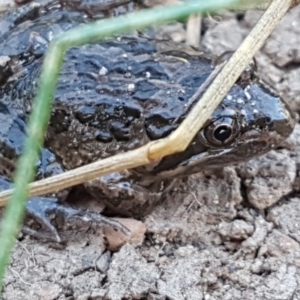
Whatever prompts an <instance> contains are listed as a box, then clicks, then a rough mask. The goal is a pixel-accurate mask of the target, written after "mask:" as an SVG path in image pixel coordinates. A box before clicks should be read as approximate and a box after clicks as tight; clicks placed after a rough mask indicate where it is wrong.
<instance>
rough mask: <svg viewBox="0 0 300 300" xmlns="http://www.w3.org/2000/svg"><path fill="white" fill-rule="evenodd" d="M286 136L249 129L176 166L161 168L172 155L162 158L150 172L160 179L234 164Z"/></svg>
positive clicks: (266, 149) (254, 155)
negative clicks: (222, 146)
mask: <svg viewBox="0 0 300 300" xmlns="http://www.w3.org/2000/svg"><path fill="white" fill-rule="evenodd" d="M285 139H286V136H282V135H281V134H278V133H277V132H275V131H273V132H261V131H256V130H251V131H248V132H246V133H244V134H243V135H242V136H240V137H239V139H238V140H237V141H236V142H235V143H234V144H232V145H231V146H230V147H226V148H222V149H220V148H219V149H216V148H215V149H206V151H205V152H202V153H199V154H197V155H193V156H190V157H189V158H188V159H185V160H184V161H182V162H180V164H177V165H176V166H174V165H173V166H172V167H170V168H165V169H163V168H162V166H163V165H164V164H165V165H171V164H170V163H168V162H170V160H172V155H171V156H169V157H166V158H165V159H163V160H162V161H161V162H160V163H159V164H158V165H157V166H156V167H154V168H153V170H152V172H151V173H152V174H153V175H154V174H155V176H158V177H159V178H161V179H165V178H172V177H173V178H174V177H183V176H187V175H191V174H195V173H199V172H201V171H203V170H206V169H213V168H220V167H225V166H228V165H235V164H238V163H241V162H245V161H248V160H250V159H252V158H254V157H256V156H260V155H262V154H264V153H266V152H268V151H270V150H272V149H275V148H276V147H278V146H279V145H280V144H281V143H282V141H284V140H285Z"/></svg>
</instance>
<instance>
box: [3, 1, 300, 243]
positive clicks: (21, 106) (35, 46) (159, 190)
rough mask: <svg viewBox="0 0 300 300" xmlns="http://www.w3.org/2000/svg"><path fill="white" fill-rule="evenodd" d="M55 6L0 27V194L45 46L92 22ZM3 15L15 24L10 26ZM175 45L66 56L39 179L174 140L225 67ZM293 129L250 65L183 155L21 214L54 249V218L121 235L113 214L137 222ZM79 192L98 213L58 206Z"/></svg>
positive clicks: (140, 40) (39, 200) (34, 204)
mask: <svg viewBox="0 0 300 300" xmlns="http://www.w3.org/2000/svg"><path fill="white" fill-rule="evenodd" d="M63 2H64V1H63ZM65 2H67V1H65ZM78 2H80V1H78ZM54 3H55V5H54V4H53V2H50V4H48V5H47V6H43V5H38V6H35V5H33V6H32V4H30V5H31V6H29V4H28V5H25V6H24V7H22V8H21V9H22V10H23V11H25V12H27V13H26V14H25V15H26V16H27V17H26V18H20V17H19V15H20V10H18V9H20V8H18V9H17V10H16V11H13V12H11V13H10V14H7V15H5V16H4V17H2V19H0V36H1V39H0V40H1V41H2V42H0V62H1V60H2V61H3V63H2V64H0V71H1V74H0V122H1V126H0V153H1V156H0V161H1V168H0V189H2V190H3V189H7V188H8V187H9V186H10V185H11V183H10V181H11V178H12V174H13V172H14V169H15V162H16V160H17V158H18V157H19V156H20V155H21V154H22V150H23V141H24V139H25V137H26V130H27V125H26V122H27V119H28V115H29V113H30V111H31V108H32V105H33V99H34V96H35V95H36V90H37V85H38V78H39V76H40V72H41V67H42V63H43V58H44V55H45V52H46V51H47V49H48V46H49V43H50V42H51V40H52V39H53V37H55V36H57V35H58V34H60V33H62V32H66V31H67V30H69V29H70V28H73V27H74V26H78V25H81V24H84V23H87V22H90V21H91V20H92V19H94V18H91V17H90V16H89V15H88V14H86V12H85V11H82V9H78V10H76V5H71V6H65V5H62V4H61V3H60V2H57V1H54ZM74 3H75V2H74ZM32 8H34V13H32ZM30 11H31V13H28V12H30ZM16 16H18V17H17V18H16ZM8 17H10V20H13V21H12V22H10V24H9V26H7V22H8V21H7V20H8ZM15 20H18V21H15ZM181 46H182V45H181ZM181 46H180V47H179V46H178V45H176V44H175V43H173V45H172V43H171V48H170V41H167V43H165V41H164V40H158V39H156V38H154V37H152V36H148V35H147V33H145V32H142V33H141V32H132V33H130V34H128V35H123V36H115V37H112V38H107V39H104V40H102V41H100V42H95V43H92V44H86V45H83V46H80V47H74V48H71V49H69V50H68V51H67V52H66V54H65V58H64V63H63V66H62V68H61V70H60V74H59V79H58V83H57V87H56V91H55V97H54V101H53V107H52V111H51V118H50V121H49V125H48V129H47V132H46V135H45V143H44V145H43V147H42V148H41V150H40V157H41V158H40V160H39V161H38V162H37V166H36V167H37V175H36V178H37V179H41V178H44V177H47V176H51V175H55V174H59V173H61V172H64V171H65V170H71V169H74V168H77V167H80V166H83V165H86V164H88V163H91V162H94V161H96V160H99V159H104V158H107V157H111V156H113V155H115V154H119V153H125V152H127V151H130V150H133V149H136V148H138V147H141V146H143V145H145V144H147V143H148V142H151V141H157V140H160V139H162V138H165V137H167V136H168V135H169V134H171V133H172V132H173V131H174V130H176V129H177V128H178V126H179V125H180V124H181V122H182V121H183V120H184V119H185V118H186V117H187V115H188V114H189V112H190V111H191V109H192V108H193V106H194V105H195V103H196V100H195V99H196V98H197V99H198V98H199V97H200V96H201V95H202V94H203V93H204V91H205V88H206V87H207V86H208V85H209V83H210V81H211V76H212V74H214V72H215V71H216V70H217V67H218V65H219V64H220V61H221V62H223V61H224V58H225V60H226V59H228V58H227V57H228V53H225V55H221V56H219V57H218V56H215V55H213V54H210V53H206V52H203V51H202V50H198V49H190V48H189V49H188V48H186V49H185V50H183V49H184V47H181ZM201 87H202V90H201ZM195 95H196V96H197V97H195ZM295 123H296V118H295V116H294V113H293V112H292V110H291V109H290V107H289V106H288V104H287V103H286V102H285V101H284V100H283V99H282V97H280V96H279V95H278V94H277V93H276V92H275V91H274V90H273V88H272V87H271V86H269V85H268V84H267V83H265V82H264V81H263V80H262V79H260V78H259V76H258V73H257V69H256V66H255V64H254V63H253V64H251V65H249V67H247V69H246V70H245V71H244V73H243V74H242V75H241V76H240V78H239V79H238V80H237V82H236V83H235V85H234V86H233V87H232V88H231V89H230V91H229V93H228V94H227V95H226V97H225V98H224V99H223V100H222V102H221V104H220V105H219V106H218V108H217V109H216V110H215V111H214V112H213V114H212V115H211V117H210V118H209V119H208V120H207V121H206V123H205V124H204V126H203V127H202V129H201V130H200V131H199V132H198V133H197V135H196V136H195V137H194V139H193V140H192V142H191V143H190V145H189V146H188V147H187V149H186V150H185V151H183V152H180V153H176V154H172V155H169V156H167V157H164V158H162V159H160V160H157V161H155V162H152V163H150V164H148V165H145V166H141V167H137V168H134V169H130V170H124V171H122V172H115V173H113V174H109V175H105V176H102V177H100V178H97V179H94V180H90V181H88V182H86V183H85V184H83V185H81V186H77V187H75V188H73V189H71V191H70V190H68V191H64V192H61V193H58V194H57V195H54V196H47V195H46V196H45V197H35V198H30V199H29V200H28V202H27V205H26V210H27V213H28V215H30V216H32V217H34V218H35V219H36V220H37V221H38V222H39V223H40V224H41V226H43V227H44V229H45V230H46V231H47V230H48V231H50V232H51V233H52V234H53V236H54V237H55V240H56V241H60V240H61V239H60V235H59V234H58V232H57V229H56V227H55V226H54V225H53V223H52V221H53V216H54V217H56V216H59V217H61V218H63V219H64V220H66V222H67V221H69V220H74V219H76V220H81V221H82V222H92V221H96V222H98V223H99V224H102V225H103V226H112V227H114V228H115V229H116V230H120V231H122V232H123V233H129V232H128V230H127V229H126V228H124V226H122V225H120V224H119V223H118V222H117V221H114V220H113V219H112V218H110V216H111V215H118V216H120V215H121V216H126V217H133V218H143V217H144V216H146V215H147V214H149V213H151V212H152V211H153V209H154V208H155V207H156V206H157V205H158V204H159V203H161V202H162V201H163V199H164V196H165V195H166V194H167V193H169V192H170V191H171V190H172V188H173V187H174V185H175V183H176V182H178V180H182V179H183V178H186V177H187V176H190V175H192V174H195V173H198V172H201V171H203V170H205V169H214V168H220V167H225V166H228V165H232V164H237V163H240V162H245V161H247V160H249V159H252V158H254V157H256V156H259V155H262V154H264V153H266V152H268V151H270V150H272V149H275V148H276V147H278V146H279V145H280V144H281V143H282V142H283V141H284V140H285V139H286V138H287V137H288V136H289V135H290V134H291V133H292V131H293V128H294V126H295ZM82 190H83V191H84V192H86V193H87V194H88V195H89V196H90V197H91V198H93V199H97V201H100V202H101V203H103V204H104V206H105V208H104V210H103V211H102V212H101V214H99V213H96V212H91V211H84V210H80V209H76V208H73V207H71V206H69V205H67V204H66V201H65V200H66V199H68V197H70V195H72V197H74V196H75V197H76V194H77V193H80V192H81V191H82ZM27 232H29V233H31V234H32V235H34V236H36V237H41V236H42V235H40V234H39V233H37V232H35V233H33V232H32V231H29V230H28V231H27Z"/></svg>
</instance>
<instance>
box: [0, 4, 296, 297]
mask: <svg viewBox="0 0 300 300" xmlns="http://www.w3.org/2000/svg"><path fill="white" fill-rule="evenodd" d="M259 15H260V13H258V12H250V11H249V12H247V13H246V14H245V15H244V16H243V15H238V16H237V15H235V14H233V13H226V14H224V15H222V16H221V17H215V18H209V19H206V20H204V22H203V30H204V31H205V34H204V36H203V37H202V45H203V47H205V48H207V49H209V50H211V51H212V52H213V53H215V54H220V53H222V52H223V51H224V50H234V49H236V48H237V47H238V45H239V44H240V43H241V41H242V40H243V38H244V37H245V36H246V35H247V33H248V32H249V31H250V29H251V28H252V27H253V26H254V24H255V22H256V21H257V19H258V17H259ZM177 28H179V29H180V30H181V31H182V32H184V30H183V28H182V27H181V25H180V26H178V27H177ZM174 35H176V37H177V38H178V36H180V35H178V31H176V34H174ZM299 49H300V7H298V8H294V9H293V10H291V11H290V12H289V13H288V14H287V15H286V17H285V18H284V19H283V20H282V22H281V23H280V25H279V26H278V27H277V29H276V30H275V31H274V32H273V34H272V36H271V37H270V38H269V40H268V41H267V43H266V45H265V46H264V47H263V49H262V51H261V52H260V53H259V54H258V55H257V56H256V58H257V62H258V66H259V70H260V76H261V77H262V78H263V79H264V80H266V81H267V82H269V83H271V84H272V85H273V86H274V87H276V88H277V90H278V91H279V92H280V93H281V94H282V96H283V97H284V98H286V99H287V100H288V101H289V102H290V104H291V105H292V107H293V108H294V109H295V111H299V110H300V67H299V63H300V51H299ZM299 165H300V125H298V126H297V127H296V129H295V132H294V133H293V135H292V136H291V137H290V138H289V139H288V141H287V142H286V143H285V144H284V145H283V146H282V147H281V148H280V149H278V150H276V151H271V152H270V153H268V154H266V155H265V156H263V157H260V158H258V159H254V160H252V161H250V162H248V163H245V164H241V165H239V166H237V167H227V168H225V169H224V170H220V171H218V172H215V173H204V174H197V175H195V176H191V177H190V178H189V179H188V180H186V181H185V182H182V183H181V185H180V186H179V187H178V188H177V189H176V190H175V191H173V192H172V193H171V194H170V195H169V197H168V199H166V201H165V202H164V203H162V204H161V205H160V206H159V207H157V209H156V210H155V211H154V212H153V213H152V214H151V215H149V216H148V217H147V218H145V219H144V220H142V221H143V224H145V225H146V228H147V232H146V234H145V236H144V239H143V241H142V244H141V245H139V246H134V245H131V244H126V245H124V246H123V247H122V248H121V249H120V250H119V251H117V252H111V251H109V250H107V248H106V246H105V239H104V238H103V234H102V231H101V229H97V228H94V227H93V228H88V229H85V230H82V231H80V232H78V233H76V234H74V232H73V234H72V235H70V236H71V238H70V241H69V242H68V243H67V244H66V245H64V246H60V245H57V244H53V243H45V242H42V241H38V240H35V239H32V238H29V237H22V238H20V240H19V241H17V244H16V247H15V251H14V253H13V256H12V259H11V264H10V266H9V268H8V271H7V275H6V280H5V289H4V293H3V299H16V300H18V299H22V300H24V299H33V300H35V299H49V300H50V299H60V300H61V299H80V300H86V299H93V300H96V299H97V300H98V299H109V300H120V299H147V300H154V299H156V300H164V299H169V300H183V299H189V300H198V299H199V300H200V299H204V300H218V299H223V300H227V299H228V300H229V299H230V300H234V299H247V300H252V299H253V300H254V299H267V300H275V299H276V300H290V299H294V300H296V299H300V194H299V190H300V186H299V183H300V181H299V180H298V167H299Z"/></svg>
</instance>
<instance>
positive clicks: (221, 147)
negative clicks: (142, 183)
mask: <svg viewBox="0 0 300 300" xmlns="http://www.w3.org/2000/svg"><path fill="white" fill-rule="evenodd" d="M295 123H296V118H295V116H294V114H293V112H292V111H291V109H290V108H289V106H288V105H287V104H286V103H285V102H284V101H283V99H282V98H280V97H279V96H278V95H276V94H275V93H274V92H273V91H272V90H271V88H269V87H267V86H266V85H265V84H262V82H257V83H255V84H252V85H249V86H245V87H242V86H240V85H235V86H234V87H233V88H232V89H231V91H230V93H229V94H228V95H227V97H225V98H224V99H223V101H222V103H221V104H220V106H219V107H218V108H217V109H216V110H215V112H214V113H213V115H212V116H211V118H210V119H209V120H208V121H207V122H206V124H205V126H204V127H203V129H202V130H201V131H200V132H199V133H198V134H197V136H196V137H195V138H194V140H193V142H192V143H191V144H190V146H189V147H188V148H187V149H186V150H185V151H184V152H182V153H178V154H174V155H171V156H168V157H166V158H164V159H162V160H161V161H160V162H159V163H158V164H157V165H156V166H155V167H154V168H153V169H152V172H154V174H156V175H158V176H161V177H162V178H168V177H174V176H185V175H189V174H193V173H197V172H201V171H203V170H204V169H208V168H218V167H223V166H227V165H231V164H236V163H240V162H244V161H247V160H249V159H251V158H253V157H256V156H259V155H262V154H264V153H266V152H268V151H270V150H272V149H275V148H276V147H278V146H279V145H280V143H281V142H282V141H283V140H285V139H286V138H287V137H288V136H289V135H290V134H291V133H292V131H293V129H294V126H295Z"/></svg>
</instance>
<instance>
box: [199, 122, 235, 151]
mask: <svg viewBox="0 0 300 300" xmlns="http://www.w3.org/2000/svg"><path fill="white" fill-rule="evenodd" d="M238 134H239V126H238V123H237V122H236V120H235V119H234V118H230V117H225V118H220V119H217V120H215V121H214V122H212V123H211V124H209V125H208V126H207V127H206V128H205V129H204V137H205V139H206V141H207V142H208V143H209V144H210V145H212V146H225V145H229V144H231V143H233V142H234V140H235V138H236V137H237V136H238Z"/></svg>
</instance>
